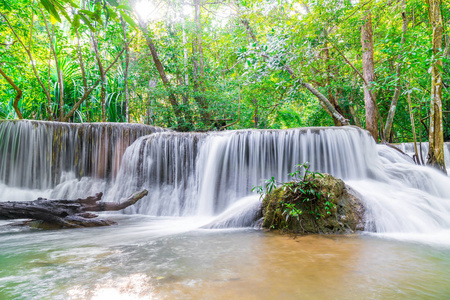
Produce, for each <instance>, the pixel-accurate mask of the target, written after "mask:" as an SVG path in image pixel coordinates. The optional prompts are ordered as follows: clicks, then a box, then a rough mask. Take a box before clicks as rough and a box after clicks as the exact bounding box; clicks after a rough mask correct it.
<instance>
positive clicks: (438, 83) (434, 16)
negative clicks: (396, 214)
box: [427, 0, 447, 173]
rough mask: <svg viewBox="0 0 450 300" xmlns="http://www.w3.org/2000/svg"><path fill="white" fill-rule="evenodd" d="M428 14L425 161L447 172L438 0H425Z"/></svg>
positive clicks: (440, 25)
mask: <svg viewBox="0 0 450 300" xmlns="http://www.w3.org/2000/svg"><path fill="white" fill-rule="evenodd" d="M427 2H428V15H429V18H430V24H431V27H432V29H433V38H432V43H433V57H432V60H431V61H432V64H431V110H430V130H429V151H428V161H427V163H428V164H429V165H431V166H433V167H435V168H437V169H440V170H442V171H443V172H444V173H447V171H446V169H445V160H444V130H443V120H442V74H441V70H442V69H443V62H442V59H435V56H437V55H438V54H439V52H440V51H442V34H443V31H444V27H443V23H442V15H441V3H440V0H427Z"/></svg>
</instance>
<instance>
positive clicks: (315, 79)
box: [0, 0, 450, 142]
mask: <svg viewBox="0 0 450 300" xmlns="http://www.w3.org/2000/svg"><path fill="white" fill-rule="evenodd" d="M142 3H144V4H145V5H147V6H145V5H144V6H142ZM405 3H406V9H405V14H406V17H407V20H408V31H407V35H406V41H405V44H404V45H401V34H402V17H401V16H402V11H403V8H402V1H387V0H376V1H370V3H369V4H368V3H366V2H358V1H356V2H355V1H350V0H340V1H337V2H336V1H330V0H306V1H304V0H276V1H275V0H268V1H259V0H245V1H225V2H206V1H203V2H202V4H201V6H200V7H199V12H200V13H199V16H198V17H197V18H196V17H195V14H194V8H195V5H194V2H193V1H181V0H175V1H167V0H163V1H152V0H139V1H134V0H129V1H128V0H121V1H119V0H39V1H34V2H30V1H24V0H14V1H13V0H2V1H0V13H1V16H0V68H1V69H2V70H3V71H4V72H5V73H6V74H7V75H8V76H9V77H10V78H12V79H13V81H14V82H15V83H16V85H17V86H18V87H19V88H21V89H22V91H23V96H22V98H21V99H20V101H19V104H18V106H19V109H20V110H21V112H22V114H23V116H24V118H27V119H42V120H55V119H56V118H57V117H58V111H59V110H60V107H59V106H60V105H61V104H60V103H61V102H60V99H59V96H60V93H61V92H62V94H63V95H62V96H63V97H62V98H63V101H62V102H63V103H64V104H63V108H62V110H63V112H64V114H67V113H68V112H69V111H70V110H71V109H72V108H73V107H74V106H75V105H76V103H77V101H79V100H80V99H81V98H82V96H83V94H84V92H85V87H84V85H85V81H86V84H87V86H88V88H89V87H91V86H92V85H93V84H94V83H95V82H96V81H97V80H99V79H101V76H100V71H99V64H98V62H97V60H96V55H95V53H94V51H93V38H94V39H96V41H97V42H98V49H99V53H100V59H101V61H102V63H103V65H104V67H105V68H106V66H108V65H109V64H110V63H112V62H113V61H114V59H115V57H116V56H117V55H119V54H120V53H121V51H122V50H123V49H124V45H125V43H124V39H125V37H126V39H127V40H128V41H130V40H131V39H132V38H133V37H134V38H133V39H132V41H131V43H130V44H129V49H128V50H129V51H128V54H129V68H128V72H127V75H125V67H126V56H125V55H126V53H125V51H124V52H123V53H122V54H120V55H119V57H118V61H117V63H115V64H114V65H113V66H112V67H111V69H110V70H109V71H108V72H107V74H106V78H105V79H104V80H103V79H101V82H100V83H99V85H97V86H95V87H94V88H93V90H92V93H90V94H89V96H88V97H87V99H86V100H85V101H83V103H81V105H80V106H79V107H78V108H77V109H76V112H75V113H74V114H73V116H72V117H71V118H70V119H69V121H71V122H87V121H91V122H92V121H100V120H102V115H101V107H102V100H101V97H102V94H101V92H102V90H101V86H102V85H103V86H104V88H105V94H106V95H105V102H106V103H105V105H106V120H107V121H111V122H124V121H126V120H127V116H126V111H127V107H126V106H127V101H126V95H125V79H127V82H128V90H129V102H128V109H129V114H130V120H131V122H139V123H146V124H152V125H158V126H164V127H171V128H175V129H180V128H183V129H184V130H210V129H220V128H222V127H223V126H224V125H227V124H228V125H230V124H233V126H230V127H228V128H229V129H239V128H276V129H278V128H291V127H300V126H329V125H333V120H332V119H331V117H330V116H329V114H328V113H327V112H326V111H325V110H324V109H323V108H322V106H321V105H320V103H319V101H318V100H317V98H316V97H315V96H314V95H312V94H311V93H310V92H309V91H307V90H306V89H304V87H303V85H302V83H304V82H307V83H309V84H311V85H312V86H313V87H314V88H315V89H317V90H318V91H320V93H322V94H323V95H324V96H326V97H327V98H328V99H329V100H330V101H335V103H336V105H337V106H339V108H340V109H341V110H342V113H343V114H344V116H345V117H346V118H347V119H349V120H350V121H351V123H352V124H364V119H365V111H364V100H363V82H362V81H361V79H360V78H359V77H358V76H357V74H356V73H355V71H354V69H353V68H352V67H351V66H350V65H349V64H348V63H347V62H346V61H345V60H344V58H343V56H345V57H346V58H347V59H348V61H349V62H350V63H351V64H352V65H353V66H354V67H355V68H356V69H357V70H362V55H361V54H362V49H361V40H360V39H361V34H360V25H361V22H362V21H361V19H362V16H363V14H364V13H365V11H366V10H367V9H370V10H371V12H372V15H373V20H374V24H373V27H374V28H373V30H374V43H375V44H374V60H375V75H376V79H375V82H372V83H371V84H372V90H373V92H374V94H376V96H377V97H376V98H377V102H378V107H379V110H380V114H381V116H382V117H383V118H386V116H387V114H388V111H389V108H390V103H391V100H392V98H393V95H394V92H395V88H396V86H397V85H398V84H400V86H401V94H400V99H399V104H398V106H397V110H396V114H395V118H394V125H393V129H392V136H391V137H389V140H390V141H391V142H401V141H411V140H412V136H413V133H412V129H411V123H410V119H409V111H408V104H407V96H408V95H411V100H412V111H413V115H414V122H415V127H416V129H417V131H418V132H417V135H418V136H419V137H420V139H421V140H422V141H425V140H427V134H426V131H427V130H428V126H429V125H428V124H429V121H428V119H427V116H428V115H429V112H430V108H429V102H430V91H429V90H430V88H429V87H430V82H431V80H430V73H429V69H430V65H431V63H432V61H433V60H436V59H441V60H442V61H443V68H442V70H441V71H442V75H443V86H444V94H443V103H444V110H445V111H449V110H450V94H449V93H448V86H449V85H450V75H449V74H450V72H449V67H450V49H449V48H450V42H449V41H450V36H449V32H450V30H449V28H448V27H449V25H450V22H449V20H450V2H448V1H442V14H443V19H444V26H445V30H444V46H445V47H444V49H440V52H439V53H438V54H437V55H436V56H434V57H433V55H432V51H431V38H430V34H431V30H430V24H429V20H428V14H427V6H426V3H425V2H424V1H421V0H412V1H406V2H405ZM139 5H141V6H139ZM146 7H147V8H149V7H153V9H150V10H149V12H148V16H143V15H142V13H143V12H142V10H144V9H143V8H146ZM41 10H42V13H41ZM152 14H153V15H152ZM122 20H123V21H124V22H122ZM7 21H8V22H9V23H8V22H7ZM45 22H47V24H48V25H49V31H50V34H47V30H46V26H45ZM246 22H247V23H246ZM245 24H248V27H247V26H246V25H245ZM249 28H250V29H251V31H252V32H253V37H252V35H251V34H250V32H249ZM13 30H14V32H15V33H14V32H13ZM124 31H125V36H124V34H123V32H124ZM146 32H147V33H148V34H147V33H146ZM77 36H79V38H78V37H77ZM148 38H150V39H151V40H152V42H153V44H154V45H155V48H156V51H157V53H158V56H159V60H160V61H161V64H162V66H163V68H164V71H165V73H166V75H167V78H168V85H166V84H164V83H163V82H162V80H161V78H160V73H159V70H158V69H157V68H156V66H155V63H154V61H153V59H152V55H151V51H150V49H149V47H148V44H147V40H146V39H148ZM21 41H22V42H23V45H25V47H26V48H29V50H30V53H31V57H30V56H29V55H28V54H27V52H26V50H25V49H24V46H23V45H22V44H21ZM78 42H79V45H80V49H78ZM52 43H53V45H54V47H55V51H56V58H55V57H54V56H53V54H52V51H51V47H50V46H51V44H52ZM200 45H201V46H200ZM399 55H400V56H399ZM80 57H81V59H82V61H83V63H84V73H85V74H84V75H83V70H82V68H81V63H80ZM200 62H202V66H200ZM33 65H34V66H35V67H36V71H37V76H36V74H35V73H34V72H33V68H32V66H33ZM286 65H289V66H290V67H291V68H292V69H293V70H294V72H295V74H296V75H297V76H296V77H295V78H294V77H293V76H291V75H290V74H289V73H288V72H286V70H285V66H286ZM398 65H401V75H400V76H397V75H396V68H397V66H398ZM58 68H60V70H61V72H62V82H61V83H60V82H59V81H58ZM38 77H39V78H38ZM125 77H126V78H125ZM39 79H40V80H41V81H42V82H43V85H44V86H45V88H46V89H47V90H48V91H49V95H50V101H49V100H48V99H47V96H46V93H45V91H44V89H43V88H42V86H41V84H40V83H39ZM61 85H62V87H61ZM15 95H16V92H15V90H14V89H13V88H12V87H11V86H10V85H9V84H8V83H7V82H6V81H5V80H4V78H3V77H0V117H1V118H9V119H14V118H16V117H17V116H16V113H15V111H14V109H13V106H12V105H13V102H14V98H15ZM170 95H174V97H175V99H176V102H177V104H176V106H177V107H175V108H174V107H173V105H172V104H171V103H170V101H169V98H170ZM199 99H200V100H203V102H201V101H199ZM201 103H204V104H203V105H202V104H201ZM205 103H206V104H205ZM174 109H179V110H180V111H181V114H182V117H181V120H180V119H177V116H176V115H175V113H174ZM421 120H422V121H423V122H422V121H421ZM449 121H450V114H449V113H445V114H444V131H445V137H446V139H447V140H448V139H450V126H448V122H449ZM362 126H363V127H364V125H362Z"/></svg>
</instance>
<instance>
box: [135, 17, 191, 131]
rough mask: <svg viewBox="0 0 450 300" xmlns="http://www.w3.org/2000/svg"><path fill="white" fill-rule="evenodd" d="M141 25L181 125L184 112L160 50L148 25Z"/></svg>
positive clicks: (178, 122)
mask: <svg viewBox="0 0 450 300" xmlns="http://www.w3.org/2000/svg"><path fill="white" fill-rule="evenodd" d="M139 26H140V27H141V30H142V32H143V33H144V36H145V41H146V43H147V46H148V48H149V49H150V53H151V55H152V58H153V63H154V64H155V67H156V69H157V70H158V73H159V76H160V77H161V80H162V82H163V84H164V86H165V88H166V89H167V91H168V92H169V102H170V105H171V106H172V109H173V112H174V113H175V118H176V120H177V124H178V125H179V126H180V124H181V123H183V114H182V112H181V110H180V106H179V105H178V101H177V98H176V97H175V94H174V92H173V90H172V87H171V84H170V81H169V79H168V78H167V75H166V71H165V70H164V66H163V64H162V63H161V61H160V60H159V56H158V52H157V51H156V47H155V45H154V44H153V40H152V39H151V37H150V35H149V33H148V30H147V25H146V24H144V23H142V22H141V23H140V24H139Z"/></svg>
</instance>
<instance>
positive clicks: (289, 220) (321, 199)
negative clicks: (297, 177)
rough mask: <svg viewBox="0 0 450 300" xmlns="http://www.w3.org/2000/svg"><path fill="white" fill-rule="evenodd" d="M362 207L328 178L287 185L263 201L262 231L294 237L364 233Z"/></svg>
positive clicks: (341, 184) (351, 193)
mask: <svg viewBox="0 0 450 300" xmlns="http://www.w3.org/2000/svg"><path fill="white" fill-rule="evenodd" d="M364 212H365V209H364V206H363V204H362V202H361V200H360V199H359V197H358V195H357V194H356V192H355V191H353V190H352V189H351V188H350V187H348V186H346V185H345V183H344V182H343V181H342V180H341V179H337V178H334V177H333V176H331V175H329V174H323V177H320V176H317V175H316V176H315V178H314V177H312V176H311V175H310V176H308V177H307V178H306V182H305V183H303V184H301V183H300V182H291V183H288V184H287V185H286V184H285V185H284V186H282V187H279V188H277V189H275V190H274V191H272V192H271V193H269V194H267V195H266V197H265V198H264V200H263V204H262V213H263V216H264V221H263V227H264V228H268V229H277V230H282V231H286V232H289V233H295V234H306V233H327V234H334V233H352V232H354V231H359V230H364Z"/></svg>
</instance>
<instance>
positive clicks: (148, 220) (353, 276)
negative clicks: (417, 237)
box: [0, 215, 450, 299]
mask: <svg viewBox="0 0 450 300" xmlns="http://www.w3.org/2000/svg"><path fill="white" fill-rule="evenodd" d="M110 217H112V218H113V219H116V220H117V221H118V222H119V223H120V225H119V226H112V227H105V228H88V229H73V230H55V231H39V230H30V229H20V228H15V229H11V228H10V227H4V228H2V229H0V249H1V252H0V299H387V298H389V299H425V298H426V299H433V298H435V299H444V298H448V297H449V296H450V248H449V247H447V246H436V245H433V246H430V245H427V244H422V243H411V242H402V241H396V240H393V239H386V238H384V237H383V238H380V237H378V236H376V235H375V236H374V235H364V234H363V235H349V236H317V235H310V236H303V237H297V238H295V239H293V238H291V237H289V236H284V235H279V234H276V233H269V232H265V231H261V230H254V229H239V230H205V229H197V228H198V226H200V225H201V224H202V223H205V222H207V220H203V219H199V218H195V219H188V218H152V217H147V216H139V215H138V216H136V215H135V216H123V215H121V216H119V215H114V216H110Z"/></svg>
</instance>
